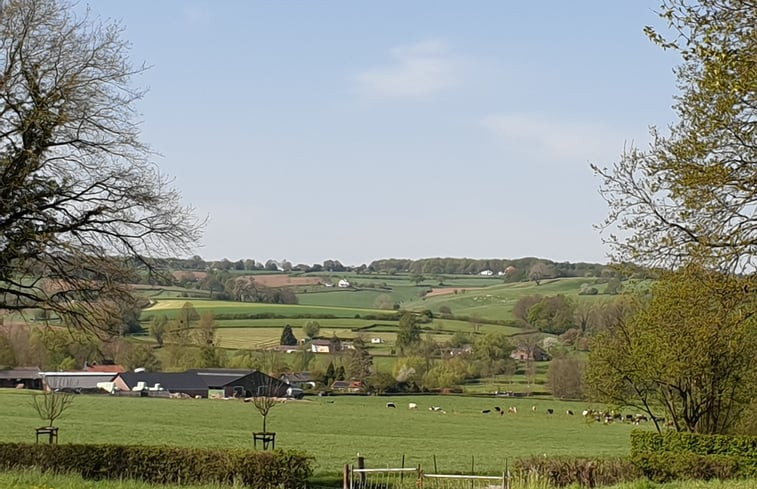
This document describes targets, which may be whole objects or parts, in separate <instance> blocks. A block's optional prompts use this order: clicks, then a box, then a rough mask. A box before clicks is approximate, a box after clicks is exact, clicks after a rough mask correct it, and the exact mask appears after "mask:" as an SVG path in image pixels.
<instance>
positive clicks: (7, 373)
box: [0, 367, 42, 380]
mask: <svg viewBox="0 0 757 489" xmlns="http://www.w3.org/2000/svg"><path fill="white" fill-rule="evenodd" d="M41 378H42V376H40V375H39V368H38V367H17V368H11V369H8V370H0V379H12V380H22V379H41Z"/></svg>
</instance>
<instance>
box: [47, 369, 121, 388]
mask: <svg viewBox="0 0 757 489" xmlns="http://www.w3.org/2000/svg"><path fill="white" fill-rule="evenodd" d="M40 374H41V375H42V377H43V378H44V379H45V383H46V384H47V386H48V387H49V388H51V389H97V384H98V382H110V381H112V380H113V379H114V378H115V377H116V374H114V373H100V372H40Z"/></svg>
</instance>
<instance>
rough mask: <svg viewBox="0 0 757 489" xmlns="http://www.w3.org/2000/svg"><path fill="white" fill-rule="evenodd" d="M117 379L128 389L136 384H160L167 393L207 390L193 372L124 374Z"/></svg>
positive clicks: (149, 385)
mask: <svg viewBox="0 0 757 489" xmlns="http://www.w3.org/2000/svg"><path fill="white" fill-rule="evenodd" d="M119 377H121V379H122V380H123V381H124V383H126V385H127V386H129V388H130V389H131V388H133V387H135V386H136V385H137V383H138V382H144V383H145V385H147V386H148V387H151V386H154V385H155V384H160V386H161V387H163V388H164V389H165V390H167V391H180V390H207V388H208V386H207V385H206V384H205V382H203V380H202V379H201V378H200V377H199V376H198V375H197V374H196V373H194V372H124V373H122V374H119Z"/></svg>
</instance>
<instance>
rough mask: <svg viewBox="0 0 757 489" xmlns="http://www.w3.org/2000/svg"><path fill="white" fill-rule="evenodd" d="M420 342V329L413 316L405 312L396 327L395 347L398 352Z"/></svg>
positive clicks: (416, 319)
mask: <svg viewBox="0 0 757 489" xmlns="http://www.w3.org/2000/svg"><path fill="white" fill-rule="evenodd" d="M420 340H421V327H420V324H418V318H417V316H416V315H415V314H413V313H410V312H406V313H404V314H403V315H402V317H400V322H399V325H398V326H397V339H396V342H395V345H396V347H397V348H399V349H400V351H402V352H404V351H405V349H406V348H408V347H412V346H413V345H415V344H417V343H418V342H419V341H420Z"/></svg>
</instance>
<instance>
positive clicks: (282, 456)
mask: <svg viewBox="0 0 757 489" xmlns="http://www.w3.org/2000/svg"><path fill="white" fill-rule="evenodd" d="M312 461H313V458H312V457H311V456H309V455H306V454H304V453H302V452H295V451H281V450H276V451H272V452H257V451H251V450H221V449H205V448H184V447H167V446H139V445H137V446H134V445H68V444H64V445H30V444H22V443H1V444H0V469H20V468H38V469H41V470H44V471H52V472H72V473H78V474H81V476H82V477H84V478H86V479H136V480H141V481H144V482H149V483H154V484H215V483H219V484H233V483H242V484H244V485H245V486H248V487H254V488H256V489H268V488H274V487H282V488H287V489H290V488H291V489H294V488H299V487H304V486H305V482H306V480H307V478H308V477H310V475H311V474H312V471H313V469H312Z"/></svg>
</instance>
